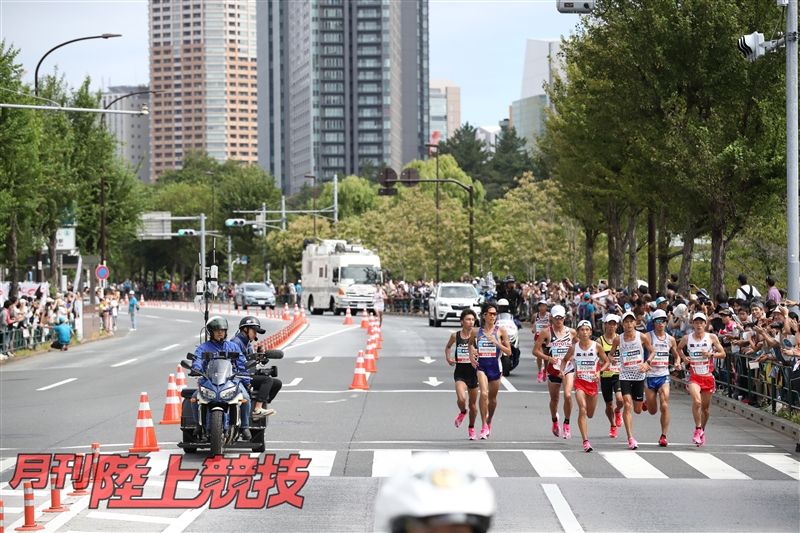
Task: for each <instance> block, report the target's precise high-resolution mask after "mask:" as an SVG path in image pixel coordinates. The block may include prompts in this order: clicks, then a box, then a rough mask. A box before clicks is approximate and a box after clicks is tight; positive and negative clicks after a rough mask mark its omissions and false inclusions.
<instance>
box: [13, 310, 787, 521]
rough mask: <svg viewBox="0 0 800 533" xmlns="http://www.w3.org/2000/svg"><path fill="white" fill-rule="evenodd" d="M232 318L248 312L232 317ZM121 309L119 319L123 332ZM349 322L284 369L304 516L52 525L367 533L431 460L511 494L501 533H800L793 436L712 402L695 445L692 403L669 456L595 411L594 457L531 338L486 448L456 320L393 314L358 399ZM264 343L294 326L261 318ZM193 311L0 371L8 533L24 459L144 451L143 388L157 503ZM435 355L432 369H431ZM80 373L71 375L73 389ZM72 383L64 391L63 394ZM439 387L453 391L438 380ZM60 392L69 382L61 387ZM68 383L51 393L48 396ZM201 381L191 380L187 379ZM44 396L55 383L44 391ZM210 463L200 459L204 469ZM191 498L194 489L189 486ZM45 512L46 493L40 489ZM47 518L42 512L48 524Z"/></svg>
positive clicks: (127, 515) (212, 513) (282, 398)
mask: <svg viewBox="0 0 800 533" xmlns="http://www.w3.org/2000/svg"><path fill="white" fill-rule="evenodd" d="M226 316H228V317H229V321H230V322H232V325H234V324H236V323H238V320H239V318H240V315H237V314H233V315H226ZM126 318H127V317H124V316H123V320H122V323H123V324H125V319H126ZM355 321H356V326H344V325H342V318H341V317H332V316H330V315H325V316H312V317H309V327H308V329H306V330H305V331H304V332H303V333H302V334H301V335H300V336H299V337H298V338H297V339H296V340H295V341H294V343H293V344H292V345H291V346H289V347H288V348H287V349H286V351H285V353H286V357H285V359H284V360H282V361H278V362H277V363H276V364H277V365H278V366H279V372H280V374H279V375H280V378H281V380H282V381H283V382H284V384H285V386H284V389H283V390H282V391H281V393H280V394H279V395H278V397H277V398H276V400H275V402H274V403H273V404H272V407H274V408H275V409H276V410H277V411H278V413H277V414H276V415H275V416H274V417H272V419H271V421H270V426H269V429H268V450H267V453H273V454H276V455H277V456H278V457H280V458H285V457H288V456H289V455H290V454H292V453H296V452H300V455H301V456H302V457H308V458H311V465H310V466H309V472H310V474H311V477H310V478H309V480H308V482H307V483H306V484H305V486H304V487H303V488H302V489H301V491H300V495H302V496H303V497H304V498H305V499H304V504H303V508H302V509H297V508H294V507H291V506H289V505H280V506H278V507H274V508H271V509H268V510H264V509H260V510H242V509H238V510H237V509H233V508H223V509H214V510H211V509H199V510H191V511H187V510H180V509H175V510H169V509H146V510H144V509H143V510H124V511H118V510H106V509H98V510H89V509H86V508H85V507H86V504H87V500H88V498H86V497H84V498H80V497H64V498H63V499H64V501H65V502H66V503H67V504H69V505H71V507H72V510H71V511H70V512H69V513H63V514H62V515H58V516H56V517H55V518H53V516H54V515H41V516H40V518H39V521H40V522H41V523H42V524H43V525H46V527H47V528H48V530H49V531H75V532H79V531H142V532H177V531H232V530H241V531H250V530H255V529H258V530H264V531H281V532H284V531H314V532H318V531H319V532H322V531H330V532H333V531H342V532H355V531H371V530H372V527H373V511H372V509H373V502H374V499H375V496H376V494H377V491H378V489H379V487H380V483H381V479H382V477H384V476H386V475H388V473H389V472H390V471H391V469H392V468H393V467H394V465H396V464H397V462H398V461H400V460H402V459H403V458H405V457H409V456H411V454H413V453H414V452H417V451H424V450H430V451H442V452H444V453H450V454H451V455H455V456H457V457H459V458H462V459H463V460H465V461H470V462H471V463H472V464H473V465H475V468H476V469H478V471H479V472H480V473H481V474H482V475H484V476H486V477H488V478H489V482H490V484H491V485H492V487H493V488H494V490H495V492H496V495H497V499H498V513H497V516H496V517H495V520H494V523H493V528H492V531H565V530H567V531H587V532H588V531H687V530H691V531H727V532H730V531H793V532H796V531H798V530H800V495H799V491H798V489H799V488H800V484H799V483H798V481H800V463H798V455H797V454H795V453H794V443H793V442H791V440H790V439H788V438H786V437H784V436H782V435H780V434H778V433H776V432H773V431H771V430H769V429H766V428H763V427H761V426H759V425H756V424H754V423H752V422H749V421H747V420H745V419H743V418H740V417H738V416H736V415H732V414H728V413H726V412H724V411H721V410H719V409H717V408H715V407H712V417H711V421H710V423H709V425H708V428H707V432H706V433H707V444H706V446H705V447H703V448H701V449H698V448H696V447H695V446H693V445H691V444H690V439H691V435H692V431H693V429H694V428H693V426H694V424H693V422H692V417H691V410H690V402H689V401H688V396H686V395H685V394H683V393H681V392H679V391H675V392H673V395H672V399H671V402H670V405H671V412H672V423H671V426H670V431H669V438H670V445H669V447H668V448H666V449H663V448H659V447H658V446H657V445H656V440H657V439H658V437H659V435H660V429H659V424H658V417H657V416H656V417H652V416H650V415H648V414H642V415H638V416H636V415H635V419H634V430H635V434H636V437H637V439H638V440H639V443H640V449H639V450H638V451H636V452H632V451H629V450H627V442H626V439H625V438H624V430H622V428H621V430H620V434H621V436H620V437H619V438H617V439H610V438H608V437H607V436H606V435H607V433H608V425H607V424H608V423H607V420H606V419H605V416H604V415H603V413H602V411H601V410H600V409H598V412H597V414H596V415H595V418H594V419H592V420H590V421H589V432H590V438H591V441H592V444H593V446H594V448H595V451H594V452H592V453H589V454H587V453H584V452H583V451H582V443H581V439H580V435H579V433H578V431H577V424H576V421H577V405H576V407H575V411H574V413H573V416H572V419H573V434H574V436H573V438H572V439H570V440H565V439H557V438H555V437H553V435H552V434H551V433H550V420H549V412H548V409H547V403H548V396H547V394H546V385H545V384H539V383H536V366H535V364H534V362H533V360H532V358H531V357H530V356H529V355H526V354H530V350H531V348H532V344H533V340H532V336H531V335H530V333H523V346H522V353H523V357H524V359H523V362H522V363H521V364H520V367H519V368H518V369H517V370H516V371H515V372H514V373H513V374H512V376H510V377H509V378H508V379H507V380H505V381H504V382H503V385H502V386H501V392H500V395H499V407H498V410H497V414H496V416H495V420H494V423H493V428H492V436H491V439H489V440H488V441H468V440H467V439H466V437H467V431H466V424H465V425H464V426H462V428H460V429H456V428H455V427H453V419H454V418H455V415H456V414H457V409H456V405H455V393H454V392H453V384H452V383H453V381H452V370H451V368H450V367H449V366H447V364H446V363H445V361H444V357H443V355H442V353H443V347H444V344H445V343H446V340H447V337H448V336H449V334H450V332H451V331H454V330H455V329H456V326H457V325H456V324H455V323H447V324H445V325H444V326H443V327H442V328H431V327H428V325H427V321H426V320H424V319H422V318H412V317H391V316H390V317H386V318H385V320H384V330H383V337H384V341H383V349H382V350H381V352H380V360H379V361H377V368H378V372H377V373H376V374H373V375H371V376H370V378H369V387H370V390H369V391H368V392H367V391H351V390H349V389H348V386H349V385H350V383H351V381H352V378H353V369H354V367H355V357H356V354H357V352H358V350H363V349H364V347H365V344H366V335H365V333H364V330H362V329H360V328H359V327H358V323H359V319H358V317H356V319H355ZM262 323H264V324H265V327H266V328H267V329H268V332H270V333H271V332H273V331H276V330H277V329H279V328H280V327H282V326H283V325H284V323H283V322H281V321H278V320H262ZM201 325H202V319H201V317H200V315H199V314H198V313H197V312H194V311H186V310H177V309H165V308H147V309H146V310H143V312H142V314H141V315H140V317H139V328H138V331H135V332H128V331H127V330H126V329H127V328H125V327H121V328H120V332H119V334H118V335H117V336H115V337H114V338H112V339H109V340H104V341H101V342H94V343H88V344H85V345H83V346H78V347H74V348H72V349H70V350H69V351H68V352H50V353H45V354H39V355H34V356H31V357H27V358H24V359H22V360H19V361H10V362H8V363H4V364H2V365H0V402H2V403H1V405H0V412H1V413H2V417H0V456H2V458H0V470H2V472H0V482H3V484H2V485H0V489H2V490H0V495H2V498H3V500H4V501H5V506H6V530H7V531H10V530H12V528H10V527H9V524H11V525H13V526H14V527H16V526H17V525H20V524H21V523H22V522H21V517H22V497H21V491H12V490H11V489H10V488H8V487H7V485H6V484H7V482H8V481H9V480H10V479H11V478H12V475H13V471H14V464H15V463H14V461H15V459H14V458H15V456H16V454H17V453H34V452H36V453H42V452H44V453H75V452H88V451H89V447H90V444H91V443H92V442H99V443H101V446H102V448H101V451H102V452H103V453H112V452H115V453H118V452H125V451H127V449H128V448H129V447H130V446H131V444H132V441H133V435H134V428H135V423H136V422H135V421H136V417H137V411H138V406H139V394H140V393H141V392H142V391H146V392H148V393H149V399H150V404H151V408H152V414H153V419H154V421H155V424H156V426H155V428H156V429H155V431H156V434H157V438H158V443H159V444H160V445H161V446H162V451H160V452H153V453H150V454H148V455H149V456H150V457H151V464H150V465H151V466H152V467H153V470H152V471H151V473H150V481H149V482H148V485H147V487H148V488H147V489H146V490H145V495H146V496H148V495H150V496H152V495H156V494H160V491H161V485H163V479H164V472H165V470H166V468H167V467H166V465H167V458H168V456H169V454H172V453H180V450H179V449H178V448H177V447H176V446H175V445H176V443H177V442H178V440H179V439H180V431H179V430H178V428H177V426H161V425H159V424H158V421H159V420H160V419H161V414H162V412H163V408H164V398H165V392H166V384H167V376H168V374H170V373H174V372H175V370H176V368H177V365H178V362H179V361H180V359H181V356H182V355H183V354H185V353H186V352H187V351H191V350H193V349H194V347H195V346H196V344H197V342H198V339H199V332H200V327H201ZM431 360H432V362H431ZM67 380H72V381H67ZM62 382H63V383H62ZM439 382H440V383H439ZM59 383H61V384H59ZM55 384H59V385H57V386H55V387H52V388H46V387H48V386H51V385H55ZM190 386H191V380H190ZM43 388H46V390H38V389H43ZM205 457H206V456H205V455H203V454H202V453H198V454H196V455H187V456H186V457H185V458H184V459H183V467H184V468H188V467H190V466H193V467H195V468H197V467H199V466H200V465H201V463H202V461H203V460H204V459H205ZM180 490H183V491H185V493H186V496H185V497H189V496H192V495H194V494H196V491H192V489H191V486H190V487H187V488H181V489H180ZM35 503H36V506H37V509H43V508H47V507H48V506H49V503H48V493H47V492H46V491H41V492H37V493H36V498H35ZM39 514H41V513H39Z"/></svg>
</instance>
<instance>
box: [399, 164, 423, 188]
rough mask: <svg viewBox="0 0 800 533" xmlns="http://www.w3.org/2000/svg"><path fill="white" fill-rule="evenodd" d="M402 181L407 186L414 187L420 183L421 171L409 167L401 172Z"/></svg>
mask: <svg viewBox="0 0 800 533" xmlns="http://www.w3.org/2000/svg"><path fill="white" fill-rule="evenodd" d="M400 183H402V184H403V185H405V186H406V187H414V186H415V185H417V184H419V172H417V170H416V169H413V168H407V169H405V170H404V171H403V172H401V173H400Z"/></svg>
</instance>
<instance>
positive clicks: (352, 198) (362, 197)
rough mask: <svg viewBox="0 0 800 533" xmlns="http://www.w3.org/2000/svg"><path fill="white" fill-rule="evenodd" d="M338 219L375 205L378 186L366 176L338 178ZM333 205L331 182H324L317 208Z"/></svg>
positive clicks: (354, 214) (355, 215) (358, 213)
mask: <svg viewBox="0 0 800 533" xmlns="http://www.w3.org/2000/svg"><path fill="white" fill-rule="evenodd" d="M338 187H339V191H338V193H339V194H338V201H339V220H344V219H346V218H350V217H358V216H361V215H363V214H364V213H366V212H367V211H369V210H370V209H373V208H374V207H375V200H376V199H377V198H378V186H377V185H373V184H372V183H370V181H369V180H367V179H366V178H363V177H362V178H359V177H358V176H347V177H346V178H344V179H343V180H339V185H338ZM332 205H333V183H332V182H327V183H325V184H324V186H323V189H322V191H320V193H319V197H318V198H317V209H323V208H326V207H329V206H332Z"/></svg>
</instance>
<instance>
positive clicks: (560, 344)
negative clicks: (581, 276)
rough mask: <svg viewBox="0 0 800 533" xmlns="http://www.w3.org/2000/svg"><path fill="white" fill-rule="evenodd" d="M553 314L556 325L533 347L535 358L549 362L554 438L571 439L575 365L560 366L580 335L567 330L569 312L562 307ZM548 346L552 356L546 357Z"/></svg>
mask: <svg viewBox="0 0 800 533" xmlns="http://www.w3.org/2000/svg"><path fill="white" fill-rule="evenodd" d="M550 314H551V316H552V320H553V325H552V326H550V327H549V328H548V329H545V330H543V331H542V332H541V333H540V334H539V340H537V341H536V344H535V345H534V347H533V355H535V356H536V357H538V358H539V359H543V360H545V361H547V381H548V383H547V388H548V390H549V391H550V418H551V421H552V422H553V426H552V431H553V435H555V436H556V437H561V436H563V437H564V438H565V439H568V438H570V437H571V436H572V435H571V434H570V430H569V416H570V414H571V413H572V384H573V380H574V379H575V367H574V366H573V365H572V362H569V363H568V364H567V365H564V366H563V367H562V365H561V363H562V359H564V356H565V355H567V351H569V347H570V346H572V343H573V342H574V341H575V337H576V336H577V333H575V330H574V329H572V328H567V327H565V326H564V318H565V317H566V315H567V312H566V310H565V309H564V307H563V306H561V305H556V306H554V307H553V310H552V311H551V313H550ZM545 346H547V347H548V348H549V351H548V354H549V355H547V354H545V353H544V349H543V348H544V347H545ZM562 371H563V372H562ZM562 384H563V386H564V426H563V432H560V431H559V429H558V400H559V395H560V392H561V386H562Z"/></svg>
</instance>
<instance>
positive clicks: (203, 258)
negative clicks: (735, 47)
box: [200, 213, 206, 279]
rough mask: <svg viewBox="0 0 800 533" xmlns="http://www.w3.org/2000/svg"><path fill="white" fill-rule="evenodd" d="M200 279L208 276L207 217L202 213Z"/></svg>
mask: <svg viewBox="0 0 800 533" xmlns="http://www.w3.org/2000/svg"><path fill="white" fill-rule="evenodd" d="M200 268H201V270H200V272H201V274H200V277H201V278H202V279H205V275H206V215H205V213H200Z"/></svg>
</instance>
